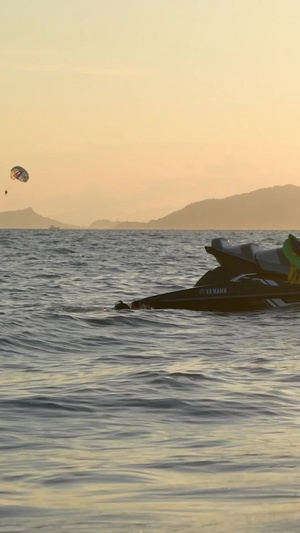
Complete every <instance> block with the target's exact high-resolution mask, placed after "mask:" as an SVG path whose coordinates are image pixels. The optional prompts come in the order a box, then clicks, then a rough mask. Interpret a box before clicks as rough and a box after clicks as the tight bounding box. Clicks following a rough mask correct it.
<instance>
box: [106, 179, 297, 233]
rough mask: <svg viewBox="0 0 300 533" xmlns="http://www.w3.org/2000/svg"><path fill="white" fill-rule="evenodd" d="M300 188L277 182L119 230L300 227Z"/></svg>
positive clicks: (122, 224)
mask: <svg viewBox="0 0 300 533" xmlns="http://www.w3.org/2000/svg"><path fill="white" fill-rule="evenodd" d="M299 206H300V187H296V185H283V186H280V185H277V186H274V187H269V188H265V189H258V190H256V191H252V192H249V193H244V194H237V195H234V196H229V197H227V198H223V199H210V200H202V201H200V202H195V203H192V204H189V205H187V206H186V207H184V208H183V209H180V210H179V211H174V212H173V213H171V214H170V215H167V216H165V217H162V218H159V219H157V220H150V222H147V223H145V224H141V223H134V222H132V223H130V222H122V223H120V224H117V225H116V226H115V229H186V230H193V229H195V230H196V229H200V230H201V229H241V230H243V229H244V230H246V229H249V230H250V229H256V230H260V229H261V230H282V229H300V216H299Z"/></svg>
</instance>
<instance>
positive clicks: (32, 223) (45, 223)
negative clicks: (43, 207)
mask: <svg viewBox="0 0 300 533" xmlns="http://www.w3.org/2000/svg"><path fill="white" fill-rule="evenodd" d="M51 226H52V228H51ZM54 227H55V228H63V229H72V228H75V227H76V226H70V225H68V224H63V223H62V222H59V221H58V220H54V219H53V218H47V217H42V216H41V215H38V213H36V212H35V211H34V210H33V209H32V208H31V207H28V208H27V209H21V210H19V211H5V212H4V213H0V228H1V229H5V228H6V229H9V228H10V229H47V228H51V229H53V228H54Z"/></svg>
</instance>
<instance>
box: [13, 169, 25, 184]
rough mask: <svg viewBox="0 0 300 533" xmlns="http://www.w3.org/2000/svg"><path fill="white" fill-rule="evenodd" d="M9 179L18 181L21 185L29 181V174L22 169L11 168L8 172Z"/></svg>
mask: <svg viewBox="0 0 300 533" xmlns="http://www.w3.org/2000/svg"><path fill="white" fill-rule="evenodd" d="M10 177H11V179H12V180H19V181H22V183H26V181H28V180H29V174H28V172H27V170H25V168H23V167H13V168H12V169H11V171H10Z"/></svg>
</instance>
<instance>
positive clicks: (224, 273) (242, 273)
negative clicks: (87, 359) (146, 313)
mask: <svg viewBox="0 0 300 533" xmlns="http://www.w3.org/2000/svg"><path fill="white" fill-rule="evenodd" d="M205 249H206V251H207V252H208V253H209V254H212V255H213V256H214V257H215V258H216V260H217V261H218V263H219V266H218V267H216V268H215V269H213V270H209V271H208V272H206V273H205V274H204V275H203V276H202V277H201V278H200V279H199V280H198V281H197V283H196V284H195V285H194V287H191V288H188V289H182V290H177V291H173V292H167V293H164V294H158V295H155V296H149V297H146V298H142V299H140V300H134V301H133V302H132V303H131V304H129V305H127V304H125V303H124V302H122V301H119V302H117V304H116V305H115V307H114V308H115V309H116V310H121V309H187V310H192V311H216V312H237V311H259V310H264V309H270V308H277V307H286V306H290V305H294V304H297V303H300V241H299V240H298V239H297V238H296V237H295V236H294V235H292V234H290V235H289V236H288V238H287V239H286V241H285V242H284V244H283V246H281V247H278V248H274V249H265V248H263V247H261V246H260V245H258V244H255V243H248V244H240V245H233V244H232V243H231V242H230V241H229V240H227V239H224V238H222V237H221V238H215V239H213V240H212V242H211V245H210V246H205Z"/></svg>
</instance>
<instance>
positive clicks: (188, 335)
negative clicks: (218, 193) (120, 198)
mask: <svg viewBox="0 0 300 533" xmlns="http://www.w3.org/2000/svg"><path fill="white" fill-rule="evenodd" d="M223 233H224V232H223ZM252 233H253V234H252V235H251V237H250V239H251V240H253V241H256V242H264V244H265V245H268V246H273V245H274V243H276V244H278V241H279V242H281V241H282V240H283V239H284V238H285V236H286V235H285V234H284V232H273V233H272V232H252ZM216 235H217V234H215V233H213V232H210V233H205V232H159V231H157V232H147V231H145V232H144V231H142V232H130V231H128V232H109V231H82V232H80V231H70V232H69V231H60V232H56V231H53V232H43V231H3V230H2V231H0V242H1V245H2V270H3V272H2V277H1V280H0V284H1V289H2V299H1V302H0V317H1V333H0V364H1V392H0V394H1V396H0V400H1V403H0V409H1V417H0V437H1V438H0V451H1V454H0V466H1V468H0V531H3V532H23V531H24V532H27V531H30V532H31V531H43V532H46V533H48V532H52V531H64V532H71V531H72V532H74V533H78V532H87V531H105V532H115V531H128V532H142V531H145V532H146V531H147V532H165V531H168V532H169V531H172V532H173V531H178V532H179V531H180V532H183V531H184V532H185V531H191V532H192V531H193V532H194V531H195V532H196V531H197V532H198V531H221V532H222V531H243V532H244V531H245V532H250V531H251V532H252V531H255V532H257V531H269V532H275V531H278V532H279V531H281V532H282V531H298V529H299V478H300V476H299V474H300V472H299V451H300V450H299V442H300V438H299V437H300V435H299V380H300V363H299V341H300V329H299V313H298V310H297V309H289V310H288V311H287V310H280V309H277V310H272V311H270V312H263V313H252V314H246V313H245V314H235V315H230V314H224V313H223V314H214V313H195V312H189V311H137V312H132V311H129V312H124V311H123V312H116V311H113V309H112V308H113V305H114V303H115V301H117V300H118V299H120V298H122V299H124V300H125V301H126V300H132V299H133V298H135V297H140V296H146V295H148V294H154V293H157V292H159V291H165V290H173V289H174V288H179V287H181V286H191V285H193V284H194V283H195V281H196V280H197V279H198V278H199V277H200V275H201V274H203V273H204V272H205V270H206V269H207V268H209V267H212V266H213V265H214V263H213V259H212V258H210V257H209V256H207V257H206V256H205V252H204V249H203V246H204V244H208V243H209V241H210V239H211V238H212V237H214V236H216ZM226 237H229V238H231V239H232V240H233V241H234V242H241V241H243V242H246V241H247V240H248V239H249V233H247V232H240V233H239V232H230V233H228V234H226Z"/></svg>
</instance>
